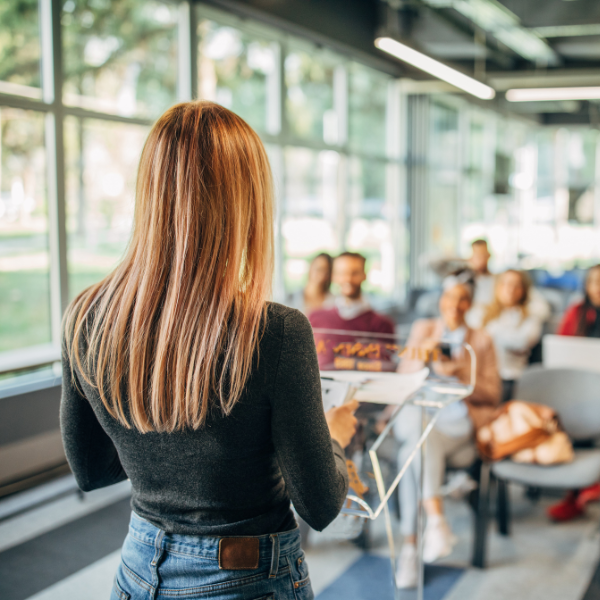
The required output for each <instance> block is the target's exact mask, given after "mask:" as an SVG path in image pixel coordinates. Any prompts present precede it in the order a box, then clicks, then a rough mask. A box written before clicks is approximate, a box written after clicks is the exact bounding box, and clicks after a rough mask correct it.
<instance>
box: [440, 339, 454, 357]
mask: <svg viewBox="0 0 600 600" xmlns="http://www.w3.org/2000/svg"><path fill="white" fill-rule="evenodd" d="M440 352H441V354H442V356H445V357H446V358H452V346H450V344H449V343H448V342H440Z"/></svg>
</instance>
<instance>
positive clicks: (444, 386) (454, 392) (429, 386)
mask: <svg viewBox="0 0 600 600" xmlns="http://www.w3.org/2000/svg"><path fill="white" fill-rule="evenodd" d="M462 346H463V347H464V348H465V349H466V350H467V352H468V353H469V355H470V358H471V377H470V382H469V383H468V384H458V383H455V382H452V383H450V384H449V383H448V382H444V381H441V380H439V379H436V377H435V375H434V376H433V377H432V378H431V379H427V380H425V383H424V384H423V386H422V387H421V389H420V390H419V391H418V392H416V393H415V394H413V396H412V397H410V398H409V399H408V400H406V401H405V402H403V403H402V404H401V405H399V406H398V408H397V409H396V411H395V412H394V414H393V415H392V417H391V418H390V420H389V422H388V424H387V425H386V427H385V429H384V430H383V431H382V432H381V434H380V435H379V437H378V438H377V440H376V441H375V443H374V444H373V446H371V448H370V449H369V456H370V458H371V463H372V465H373V474H374V475H375V481H376V483H377V493H378V495H379V501H380V502H379V506H377V508H376V509H374V510H373V509H372V508H371V507H370V506H369V504H368V503H367V502H365V501H364V500H362V499H361V498H359V497H358V496H356V495H354V494H348V496H347V499H348V500H351V501H352V502H353V503H355V504H357V505H358V506H360V507H361V509H360V510H359V509H357V508H352V507H350V508H342V510H341V514H344V515H348V516H354V517H360V518H364V519H371V520H375V519H376V518H377V517H378V516H379V515H380V514H381V513H382V512H383V513H384V515H385V523H386V533H387V538H388V545H389V548H390V562H391V566H392V579H393V581H394V595H395V597H396V600H398V599H399V590H398V586H397V585H396V576H395V572H396V552H395V544H394V532H393V529H392V520H391V516H390V510H389V506H388V501H389V499H390V498H391V496H392V494H393V493H394V491H395V490H396V488H397V487H398V485H399V483H400V480H401V479H402V477H403V476H404V474H405V473H406V471H407V470H408V468H409V467H410V465H411V463H412V462H413V460H414V459H415V456H416V455H417V453H418V452H420V453H421V470H420V476H419V486H418V498H417V506H418V513H417V515H418V516H417V556H418V571H419V578H418V584H417V599H418V600H423V589H424V572H425V565H424V562H423V524H424V518H423V502H422V498H423V467H424V464H425V441H426V440H427V437H428V436H429V434H430V433H431V430H432V429H433V427H434V426H435V423H436V421H437V419H438V417H439V414H440V411H441V409H443V408H445V407H446V406H449V405H450V404H453V403H455V402H458V401H460V400H462V399H463V398H466V397H467V396H470V395H471V394H472V393H473V390H474V389H475V377H476V370H477V357H476V356H475V352H474V350H473V348H472V347H471V346H470V345H469V344H467V343H463V344H462ZM424 390H431V391H433V392H436V394H438V395H439V396H440V397H441V399H440V400H437V401H436V400H427V399H426V398H424V397H423V391H424ZM407 404H412V405H413V406H419V407H421V436H420V437H419V441H418V442H417V444H416V446H415V447H414V448H413V449H412V451H411V453H410V455H409V457H408V459H407V460H406V462H405V463H404V464H403V465H402V467H401V468H400V471H399V472H398V474H397V475H396V477H395V478H394V480H393V482H392V483H391V484H390V486H389V487H388V488H387V489H386V487H385V482H384V480H383V475H382V471H381V465H380V463H379V458H378V456H377V450H378V449H379V447H380V446H381V444H382V443H383V440H384V439H385V438H386V437H387V435H388V434H389V433H390V431H391V429H392V427H393V426H394V423H395V422H396V419H397V418H398V417H399V415H400V413H401V412H402V409H403V408H404V406H406V405H407ZM427 409H430V410H431V409H433V414H432V415H431V417H430V418H429V419H427V412H428V411H427Z"/></svg>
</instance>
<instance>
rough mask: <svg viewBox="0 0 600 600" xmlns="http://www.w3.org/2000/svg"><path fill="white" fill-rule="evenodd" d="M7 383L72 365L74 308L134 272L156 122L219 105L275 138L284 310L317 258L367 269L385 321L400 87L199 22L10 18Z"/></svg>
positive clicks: (2, 112)
mask: <svg viewBox="0 0 600 600" xmlns="http://www.w3.org/2000/svg"><path fill="white" fill-rule="evenodd" d="M0 30H1V31H0V33H1V34H2V35H1V36H0V377H2V376H3V373H6V371H8V370H19V369H25V368H34V367H38V366H40V365H43V364H49V363H51V362H52V361H56V360H59V359H60V352H59V347H60V322H61V318H62V314H63V311H64V309H65V307H66V306H67V304H68V303H69V302H70V300H71V299H73V298H74V297H75V296H76V295H77V294H78V293H79V292H80V291H81V290H82V289H84V288H85V287H87V286H88V285H90V284H92V283H94V282H96V281H98V280H100V279H101V278H102V277H103V276H105V275H106V274H107V273H108V272H110V270H111V269H112V268H114V266H115V265H116V264H117V262H118V261H119V259H120V257H121V256H122V254H123V251H124V249H125V247H126V244H127V241H128V239H129V234H130V229H131V223H132V216H133V203H134V191H135V190H134V187H135V175H136V168H137V161H138V159H139V155H140V152H141V149H142V146H143V144H144V141H145V138H146V136H147V134H148V131H149V128H150V127H151V125H152V122H153V121H154V120H155V119H156V118H157V117H158V116H159V115H160V114H161V113H162V112H163V111H164V110H165V109H167V108H168V107H169V106H171V105H173V104H174V103H176V102H177V101H184V100H189V99H192V98H205V99H209V100H213V101H215V102H218V103H220V104H222V105H224V106H226V107H228V108H230V109H231V110H233V111H235V112H236V113H238V114H239V115H241V116H242V117H243V118H244V119H246V120H247V121H248V123H249V124H250V125H251V126H252V127H254V128H255V129H256V130H257V131H258V133H259V134H260V135H261V137H262V138H263V140H264V142H265V145H266V148H267V152H268V154H269V157H270V159H271V164H272V167H273V173H274V179H275V187H276V194H277V219H276V224H277V230H276V240H277V248H276V251H277V258H276V274H275V282H274V298H275V299H276V300H278V301H285V299H286V297H287V296H288V295H289V294H291V293H293V292H294V291H296V290H297V289H299V288H300V287H301V286H302V285H303V284H304V282H305V278H306V274H307V270H308V264H309V261H310V260H311V259H312V257H313V256H315V255H316V254H317V253H319V252H322V251H326V252H330V253H331V254H333V255H335V254H336V253H339V252H340V251H342V250H346V249H348V250H356V251H360V252H363V253H364V254H365V255H366V256H367V258H368V282H367V285H366V287H367V289H368V291H369V293H370V294H371V295H372V297H373V299H374V302H375V303H376V304H386V303H391V302H401V301H402V300H403V299H404V296H405V291H406V284H407V268H406V260H407V231H406V215H407V211H406V207H405V203H404V187H403V185H404V184H403V177H404V170H405V165H404V156H403V154H402V152H401V151H400V149H401V148H402V143H401V140H402V137H403V135H404V134H403V129H402V122H401V114H402V113H401V104H402V97H401V94H400V91H399V85H398V82H397V81H396V80H394V79H393V78H391V77H389V76H387V75H386V74H384V73H381V72H379V71H377V70H375V69H373V68H371V67H369V66H367V65H364V64H361V63H358V62H353V61H352V60H350V59H348V57H347V56H341V55H339V54H336V53H335V52H332V51H329V50H328V49H326V48H323V47H317V46H315V45H314V44H312V43H311V42H309V41H307V40H305V39H300V38H297V37H294V36H292V35H288V34H285V33H283V32H280V31H277V30H275V29H273V28H270V27H266V26H263V25H262V24H260V23H255V22H252V21H250V20H246V19H244V20H243V21H242V20H241V19H237V18H235V17H234V16H232V15H230V14H228V13H225V12H223V11H218V10H216V9H213V8H211V7H208V6H204V5H202V4H195V3H194V4H191V3H189V2H180V3H173V2H166V1H165V2H161V1H159V0H152V1H142V0H112V1H111V2H105V1H103V0H101V1H98V2H93V3H92V2H88V1H87V0H20V1H19V2H16V1H15V2H11V1H9V2H5V3H2V7H1V8H0Z"/></svg>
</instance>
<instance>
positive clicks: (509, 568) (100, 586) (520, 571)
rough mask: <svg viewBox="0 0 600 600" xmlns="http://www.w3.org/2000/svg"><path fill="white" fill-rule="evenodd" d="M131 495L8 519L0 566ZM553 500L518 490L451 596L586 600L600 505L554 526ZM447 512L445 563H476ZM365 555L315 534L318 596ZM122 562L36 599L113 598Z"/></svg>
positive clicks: (94, 497)
mask: <svg viewBox="0 0 600 600" xmlns="http://www.w3.org/2000/svg"><path fill="white" fill-rule="evenodd" d="M128 494H129V487H128V484H127V483H124V484H120V485H118V486H114V487H113V488H110V489H105V490H99V491H96V492H93V493H91V494H86V495H85V499H84V500H83V501H82V500H80V499H79V498H78V497H77V496H76V495H74V494H73V495H69V496H67V497H64V498H61V499H58V500H55V501H53V502H50V503H48V504H46V505H44V506H42V507H39V508H34V509H33V510H30V511H29V512H27V513H24V514H21V515H19V516H17V517H15V518H13V519H9V520H5V521H4V522H1V523H0V563H1V561H2V554H1V552H2V551H4V550H7V549H10V548H15V547H16V546H17V545H19V544H22V543H23V542H25V541H26V540H32V539H34V538H36V537H37V536H40V535H42V534H43V533H46V532H49V531H52V529H54V528H57V527H59V526H61V525H64V524H65V523H68V522H74V521H76V520H77V519H79V518H82V517H84V516H85V515H92V514H93V513H94V512H96V511H99V510H100V509H102V508H103V507H106V506H109V505H111V504H112V503H115V502H117V501H118V500H121V499H123V498H125V497H126V496H127V495H128ZM549 502H551V500H548V499H542V500H541V501H540V502H539V503H537V504H532V503H531V502H530V501H529V500H527V499H525V498H524V497H523V495H522V492H521V490H520V489H519V488H513V489H512V514H513V520H512V534H511V536H510V537H508V538H503V537H501V536H499V535H498V534H496V533H495V532H492V533H491V535H490V544H489V552H488V556H489V566H488V568H487V569H485V570H482V571H480V570H477V569H471V568H467V569H466V571H465V574H464V575H463V576H462V577H461V579H460V580H459V581H458V582H457V583H456V584H455V586H454V587H453V588H452V589H451V590H449V592H448V593H447V595H446V596H445V600H480V599H483V598H485V600H537V599H539V600H581V599H582V598H583V597H584V594H585V592H586V590H587V589H588V586H589V582H590V579H591V578H592V575H593V573H594V572H595V570H596V567H597V565H598V562H599V560H600V535H599V530H598V523H599V520H600V506H593V507H591V508H590V509H589V510H588V515H587V517H586V518H584V519H580V520H578V521H575V522H572V523H568V524H562V525H553V524H550V523H548V521H547V520H546V518H545V515H544V507H545V506H547V505H548V503H549ZM0 507H1V503H0ZM447 512H448V515H449V518H450V521H451V524H452V527H453V529H454V531H455V532H456V533H457V534H458V537H459V540H460V541H459V544H458V545H457V547H456V549H455V551H454V553H453V554H452V555H451V556H450V557H449V558H448V559H446V560H445V561H443V562H444V564H448V565H452V566H460V567H461V568H465V567H468V564H469V557H470V550H471V547H470V544H471V513H470V509H469V508H468V506H467V505H466V503H464V502H461V501H452V500H450V501H448V502H447ZM373 540H374V542H375V543H374V548H373V549H372V552H373V553H375V554H379V555H382V556H385V555H387V543H386V539H385V534H384V528H383V522H382V521H377V522H376V523H375V526H374V530H373ZM397 541H399V540H397ZM361 554H362V550H360V549H359V548H357V547H356V546H355V545H354V544H352V543H351V542H348V541H342V540H339V539H334V538H333V537H332V536H331V535H329V534H327V533H321V534H319V533H311V537H310V546H309V548H308V550H307V559H308V564H309V566H310V571H311V579H312V582H313V588H314V590H315V593H317V594H318V593H319V592H320V591H322V590H323V589H325V588H326V587H327V586H329V585H330V584H331V583H332V582H333V581H335V580H336V579H337V578H338V577H339V576H340V575H341V574H342V573H343V572H344V571H345V570H346V569H348V568H349V567H350V566H351V565H352V564H353V563H354V562H355V561H356V560H358V558H360V556H361ZM118 561H119V551H118V550H117V551H114V552H111V553H110V554H108V555H107V556H104V557H103V558H101V559H100V560H97V561H96V562H94V563H92V564H90V565H88V566H87V567H85V568H83V569H82V570H79V571H77V572H75V573H74V574H72V575H70V576H68V577H66V578H65V579H63V580H61V581H59V582H57V583H54V584H53V585H51V586H49V587H48V588H47V589H44V590H42V591H40V592H38V593H36V594H34V595H33V596H30V597H29V598H30V599H35V600H65V599H67V600H70V599H78V598H85V599H86V600H100V599H106V598H108V596H109V595H110V589H111V585H112V578H113V575H114V572H115V570H116V567H117V564H118ZM0 587H1V584H0ZM1 595H2V594H0V596H1ZM340 600H344V599H342V598H340ZM586 600H590V598H589V597H588V598H586Z"/></svg>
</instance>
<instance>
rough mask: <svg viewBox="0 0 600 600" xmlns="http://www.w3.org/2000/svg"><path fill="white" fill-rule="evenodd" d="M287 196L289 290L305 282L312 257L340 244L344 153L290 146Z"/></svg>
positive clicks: (285, 231) (285, 238) (285, 222)
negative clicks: (341, 160) (341, 182)
mask: <svg viewBox="0 0 600 600" xmlns="http://www.w3.org/2000/svg"><path fill="white" fill-rule="evenodd" d="M284 160H285V173H286V177H285V197H284V199H283V220H282V237H283V263H284V265H283V268H284V281H285V288H286V290H287V291H295V290H297V289H298V288H299V287H301V285H302V284H303V282H304V280H305V279H306V275H307V273H308V265H309V261H310V259H311V258H312V257H313V256H314V255H316V254H318V253H319V252H336V251H338V250H339V247H340V239H341V236H340V231H339V222H340V221H339V219H338V213H337V210H338V208H337V207H338V178H339V166H340V155H339V154H338V153H337V152H334V151H332V150H324V151H321V152H315V151H313V150H309V149H307V148H286V149H285V154H284Z"/></svg>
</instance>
